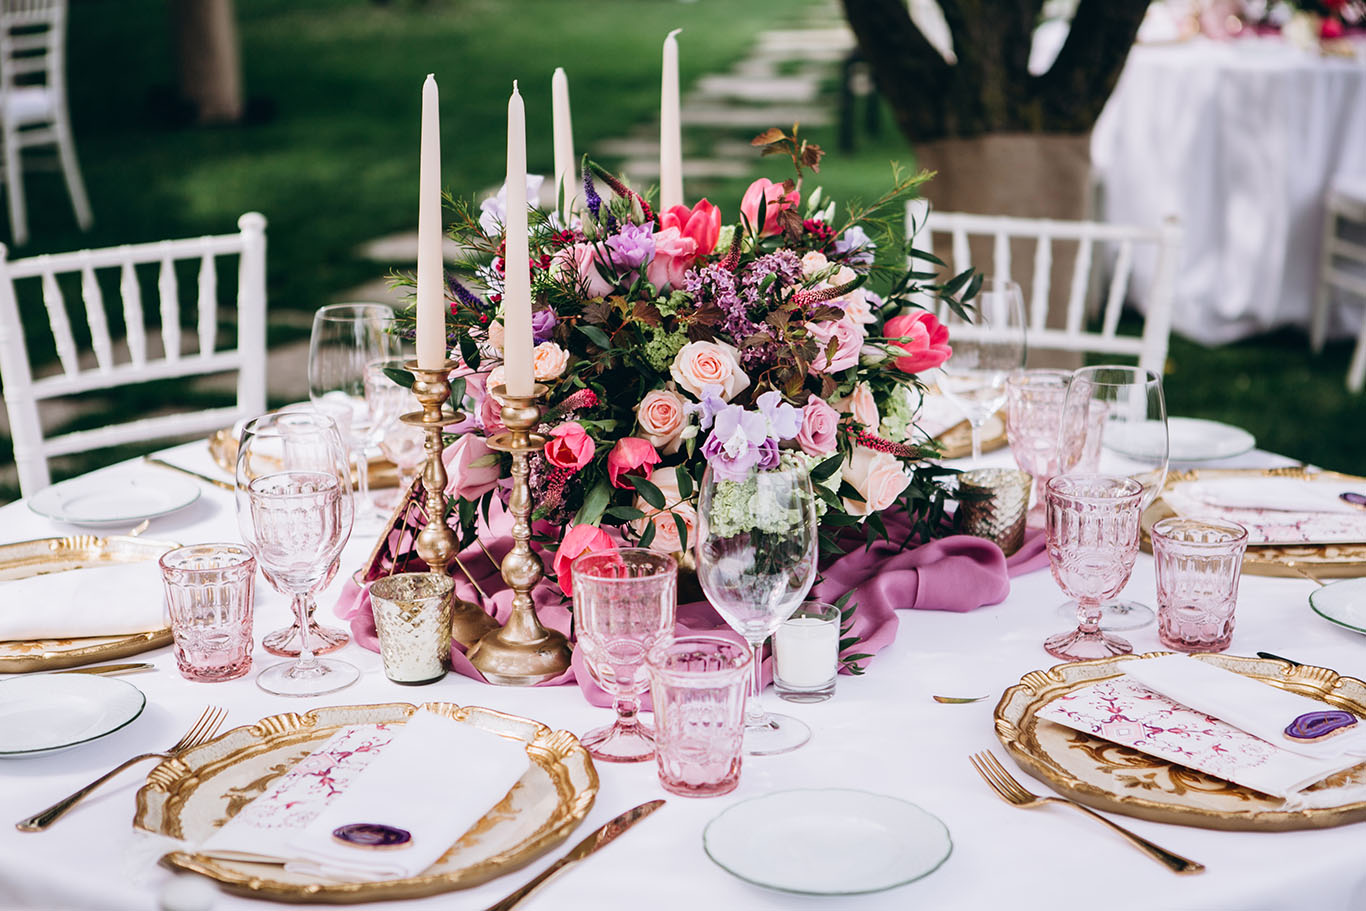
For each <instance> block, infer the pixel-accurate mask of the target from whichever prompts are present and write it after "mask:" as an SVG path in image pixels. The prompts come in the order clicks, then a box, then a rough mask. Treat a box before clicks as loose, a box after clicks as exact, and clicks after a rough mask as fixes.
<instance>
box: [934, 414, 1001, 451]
mask: <svg viewBox="0 0 1366 911" xmlns="http://www.w3.org/2000/svg"><path fill="white" fill-rule="evenodd" d="M935 439H937V440H938V441H939V445H940V447H941V448H942V449H943V454H942V455H941V456H940V458H944V459H966V458H967V457H968V456H970V455H972V425H971V424H969V423H968V422H967V421H960V422H959V423H957V424H954V425H953V426H952V427H950V428H949V429H948V430H945V431H944V432H943V433H941V434H940V435H939V436H937V437H935ZM1007 442H1008V441H1007V440H1006V422H1005V419H1004V418H1002V417H1001V416H1000V415H999V414H993V415H992V416H991V417H989V418H987V422H986V423H985V424H983V425H982V452H995V451H996V450H997V449H1003V448H1004V447H1005V446H1006V444H1007Z"/></svg>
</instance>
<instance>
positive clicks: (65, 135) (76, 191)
mask: <svg viewBox="0 0 1366 911" xmlns="http://www.w3.org/2000/svg"><path fill="white" fill-rule="evenodd" d="M56 127H57V155H58V157H59V158H60V159H61V162H62V176H63V177H65V178H66V192H67V195H69V196H70V197H71V208H72V209H74V210H75V212H76V224H78V225H79V226H80V228H81V230H82V231H89V230H90V225H91V224H92V223H93V222H94V221H95V216H94V215H93V214H92V213H91V211H90V198H89V197H88V196H86V193H85V181H84V180H82V179H81V166H80V164H79V162H77V160H76V141H75V140H74V139H72V138H71V125H70V124H69V123H67V120H66V118H65V117H61V118H60V119H58V121H57V123H56Z"/></svg>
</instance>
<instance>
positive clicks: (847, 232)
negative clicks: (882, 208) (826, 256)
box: [830, 225, 877, 266]
mask: <svg viewBox="0 0 1366 911" xmlns="http://www.w3.org/2000/svg"><path fill="white" fill-rule="evenodd" d="M876 250H877V244H875V243H873V239H872V238H871V237H869V236H868V234H867V232H865V231H864V230H863V228H861V227H859V226H858V225H850V226H849V227H848V228H845V229H844V233H843V234H841V235H840V237H839V238H838V239H837V240H836V241H835V243H834V245H833V246H832V247H831V248H830V254H831V259H839V260H842V261H843V262H845V263H848V264H849V265H851V266H871V265H872V264H873V255H874V253H875V251H876Z"/></svg>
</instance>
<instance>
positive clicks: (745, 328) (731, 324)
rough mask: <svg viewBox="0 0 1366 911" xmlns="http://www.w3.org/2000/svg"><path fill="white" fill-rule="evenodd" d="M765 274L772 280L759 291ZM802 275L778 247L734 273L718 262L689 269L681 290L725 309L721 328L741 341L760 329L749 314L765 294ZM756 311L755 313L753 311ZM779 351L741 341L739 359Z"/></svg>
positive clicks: (767, 358) (747, 362) (752, 361)
mask: <svg viewBox="0 0 1366 911" xmlns="http://www.w3.org/2000/svg"><path fill="white" fill-rule="evenodd" d="M769 275H773V276H774V277H775V278H774V281H773V284H772V286H770V287H769V288H768V289H767V290H766V291H764V292H760V290H759V288H760V285H762V284H763V282H764V281H765V279H767V278H768V276H769ZM801 275H802V263H801V260H800V259H798V258H797V256H796V254H794V253H792V251H790V250H778V251H777V252H774V253H770V254H768V255H766V256H761V257H759V258H758V259H757V260H755V261H754V262H752V263H750V264H749V265H748V266H746V267H745V268H744V269H742V270H741V272H740V274H739V275H738V276H737V275H735V274H734V273H732V272H730V271H729V270H727V269H726V268H725V267H723V266H721V265H719V264H713V265H710V266H706V267H704V268H701V269H690V270H688V273H687V275H686V276H685V277H684V279H683V290H685V291H687V292H688V293H689V294H691V295H693V296H694V297H695V298H696V299H697V300H698V301H700V302H706V301H710V302H712V303H715V304H716V306H718V307H720V308H721V311H722V312H723V313H725V315H726V317H725V321H724V322H723V323H722V324H721V328H722V330H723V331H724V332H725V333H726V334H728V335H729V336H730V337H731V338H733V339H735V340H736V341H737V342H743V341H744V340H745V339H747V338H749V337H750V336H751V335H754V334H755V333H757V332H759V331H761V330H762V329H763V326H762V325H761V324H760V323H759V322H757V321H755V320H753V319H751V318H750V314H751V313H753V312H754V311H755V310H756V308H758V307H759V306H760V305H761V304H762V303H763V301H764V300H765V298H766V297H767V296H771V295H775V294H778V293H780V292H781V291H782V290H783V289H785V288H789V287H791V286H792V285H794V284H796V283H797V282H798V281H799V280H800V279H801ZM755 315H759V314H757V313H756V314H755ZM782 351H783V348H782V346H780V345H778V344H773V343H770V344H765V345H745V346H743V347H742V348H741V349H740V362H741V364H743V365H744V366H745V367H746V368H749V367H752V366H754V365H756V364H758V365H768V364H772V363H775V362H776V360H777V359H778V357H779V356H780V355H781V353H782Z"/></svg>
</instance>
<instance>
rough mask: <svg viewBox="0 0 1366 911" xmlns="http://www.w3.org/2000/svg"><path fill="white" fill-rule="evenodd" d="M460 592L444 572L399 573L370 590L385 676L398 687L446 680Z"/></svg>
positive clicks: (383, 579) (376, 582) (376, 583)
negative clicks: (455, 599) (453, 610)
mask: <svg viewBox="0 0 1366 911" xmlns="http://www.w3.org/2000/svg"><path fill="white" fill-rule="evenodd" d="M454 590H455V582H454V581H453V580H452V579H451V577H450V576H446V575H442V574H441V573H398V574H396V575H392V576H385V577H384V578H382V579H377V580H376V581H375V582H374V583H373V584H372V585H371V586H370V607H371V609H372V611H373V612H374V615H375V631H376V632H377V633H378V634H379V654H380V658H381V659H383V661H384V675H385V676H386V677H388V678H389V679H390V680H392V681H393V682H394V683H401V684H404V685H405V686H420V685H422V684H424V683H435V682H436V681H438V680H440V679H441V678H442V677H444V676H446V670H447V668H449V667H450V661H451V596H452V593H453V592H454Z"/></svg>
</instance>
